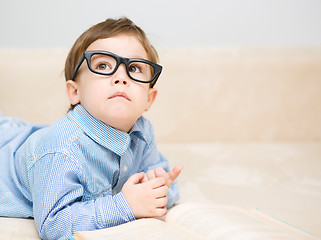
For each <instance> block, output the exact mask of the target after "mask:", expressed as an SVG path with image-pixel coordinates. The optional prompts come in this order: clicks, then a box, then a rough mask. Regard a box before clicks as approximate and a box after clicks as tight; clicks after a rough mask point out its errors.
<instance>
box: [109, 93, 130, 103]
mask: <svg viewBox="0 0 321 240" xmlns="http://www.w3.org/2000/svg"><path fill="white" fill-rule="evenodd" d="M114 98H124V99H126V100H128V101H130V99H129V97H128V96H127V94H126V93H124V92H116V93H114V94H113V95H112V96H111V97H109V98H108V99H114Z"/></svg>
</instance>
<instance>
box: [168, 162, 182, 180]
mask: <svg viewBox="0 0 321 240" xmlns="http://www.w3.org/2000/svg"><path fill="white" fill-rule="evenodd" d="M182 169H183V166H182V165H178V166H176V167H174V169H172V170H171V171H170V172H169V173H168V175H169V180H170V181H171V183H173V182H174V180H175V179H176V178H177V177H178V175H179V174H180V173H181V172H182Z"/></svg>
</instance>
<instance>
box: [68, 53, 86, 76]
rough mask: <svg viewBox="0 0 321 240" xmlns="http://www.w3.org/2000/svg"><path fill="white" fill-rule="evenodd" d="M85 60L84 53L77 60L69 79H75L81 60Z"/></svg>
mask: <svg viewBox="0 0 321 240" xmlns="http://www.w3.org/2000/svg"><path fill="white" fill-rule="evenodd" d="M84 60H85V54H83V55H82V57H81V59H80V60H79V62H78V64H77V66H76V67H75V71H74V73H73V74H72V77H71V80H73V81H75V77H76V75H77V72H78V70H79V68H80V66H81V64H82V62H83V61H84Z"/></svg>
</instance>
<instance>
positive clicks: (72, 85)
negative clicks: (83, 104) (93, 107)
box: [66, 80, 80, 105]
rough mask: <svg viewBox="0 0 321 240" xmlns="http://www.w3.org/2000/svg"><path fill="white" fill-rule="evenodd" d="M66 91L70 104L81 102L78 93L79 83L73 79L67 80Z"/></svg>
mask: <svg viewBox="0 0 321 240" xmlns="http://www.w3.org/2000/svg"><path fill="white" fill-rule="evenodd" d="M66 92H67V97H68V99H69V102H70V104H72V105H76V104H78V103H80V97H79V94H78V84H77V83H76V82H75V81H73V80H68V81H67V82H66Z"/></svg>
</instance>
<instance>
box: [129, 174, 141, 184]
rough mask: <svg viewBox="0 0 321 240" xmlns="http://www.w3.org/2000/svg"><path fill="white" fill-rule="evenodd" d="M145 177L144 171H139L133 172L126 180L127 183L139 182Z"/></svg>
mask: <svg viewBox="0 0 321 240" xmlns="http://www.w3.org/2000/svg"><path fill="white" fill-rule="evenodd" d="M144 178H145V173H143V172H139V173H135V174H133V175H131V176H130V177H129V178H128V180H127V182H128V183H129V184H133V185H134V184H138V183H141V182H142V181H143V179H144Z"/></svg>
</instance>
